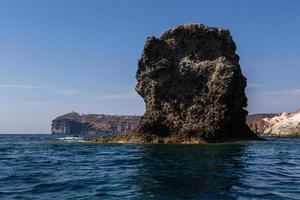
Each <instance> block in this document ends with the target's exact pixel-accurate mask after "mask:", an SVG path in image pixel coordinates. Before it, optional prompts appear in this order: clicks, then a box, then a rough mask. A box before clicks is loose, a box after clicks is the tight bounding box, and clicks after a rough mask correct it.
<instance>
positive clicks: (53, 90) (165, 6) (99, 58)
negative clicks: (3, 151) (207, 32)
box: [0, 0, 300, 133]
mask: <svg viewBox="0 0 300 200" xmlns="http://www.w3.org/2000/svg"><path fill="white" fill-rule="evenodd" d="M299 10H300V1H297V0H289V1H284V0H282V1H279V0H278V1H275V0H274V1H271V0H269V1H268V0H264V1H261V0H257V1H255V0H251V1H250V0H249V1H240V0H226V1H221V0H220V1H214V0H210V1H199V0H194V1H192V0H186V1H174V0H173V1H171V0H170V1H168V0H164V1H161V0H151V1H147V0H145V1H141V0H128V1H121V0H119V1H116V0H115V1H114V0H106V1H105V0H103V1H100V0H81V1H79V0H43V1H40V0H24V1H19V0H0V29H1V31H0V92H1V95H0V133H49V132H50V122H51V120H52V119H54V118H55V117H56V116H58V115H61V114H64V113H66V112H70V111H77V112H79V113H106V114H143V112H144V104H143V100H142V99H141V98H140V97H139V96H138V95H136V94H135V92H134V89H133V88H134V86H135V84H136V80H135V71H136V69H137V60H138V58H139V56H140V54H141V51H142V48H143V45H144V43H145V39H146V37H147V36H149V35H154V36H159V35H161V34H162V33H163V32H164V31H166V30H168V29H169V28H171V27H174V26H176V25H178V24H183V23H191V22H197V23H204V24H208V25H211V26H218V27H226V28H228V29H230V31H231V34H232V36H233V38H234V40H235V42H236V44H237V53H238V54H239V55H240V57H241V61H240V63H241V67H242V70H243V73H244V74H245V76H246V77H247V78H248V85H249V86H248V88H247V95H248V98H249V106H248V110H249V111H250V112H251V113H258V112H280V111H293V110H295V109H298V108H300V84H299V83H300V81H299V77H300V50H299V49H300V39H299V36H300V14H299Z"/></svg>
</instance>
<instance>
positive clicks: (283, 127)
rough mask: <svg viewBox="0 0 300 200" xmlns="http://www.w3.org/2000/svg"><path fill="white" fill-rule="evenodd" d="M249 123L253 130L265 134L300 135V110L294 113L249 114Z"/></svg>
mask: <svg viewBox="0 0 300 200" xmlns="http://www.w3.org/2000/svg"><path fill="white" fill-rule="evenodd" d="M247 123H248V124H249V126H250V127H251V129H252V130H253V131H256V132H258V133H260V134H262V135H264V136H300V110H298V111H296V112H293V113H286V112H283V113H276V114H256V115H249V116H248V117H247Z"/></svg>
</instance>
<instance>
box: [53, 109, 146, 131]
mask: <svg viewBox="0 0 300 200" xmlns="http://www.w3.org/2000/svg"><path fill="white" fill-rule="evenodd" d="M139 119H140V117H139V116H123V115H104V114H78V113H76V112H72V113H68V114H65V115H62V116H60V117H57V118H56V119H54V120H53V121H52V128H51V132H52V134H86V133H115V134H122V135H123V134H130V133H132V130H133V128H135V127H136V125H137V123H138V120H139Z"/></svg>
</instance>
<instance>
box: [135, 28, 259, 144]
mask: <svg viewBox="0 0 300 200" xmlns="http://www.w3.org/2000/svg"><path fill="white" fill-rule="evenodd" d="M235 51H236V46H235V43H234V42H233V40H232V37H231V36H230V32H229V31H228V30H225V29H220V28H214V27H209V26H206V25H202V24H186V25H181V26H177V27H176V28H173V29H171V30H169V31H167V32H165V33H164V34H163V35H162V36H161V37H160V38H155V37H148V39H147V41H146V44H145V47H144V50H143V53H142V56H141V58H140V60H139V62H138V70H137V73H136V79H137V81H138V83H137V85H136V91H137V92H138V94H139V95H141V96H142V97H143V98H144V101H145V104H146V112H145V114H144V116H143V117H142V118H141V120H140V122H139V124H138V126H137V128H136V129H135V133H136V134H135V135H136V137H137V138H139V140H140V141H142V142H151V141H154V140H157V141H160V142H164V141H166V140H168V141H171V142H176V143H177V142H179V143H182V142H185V141H186V140H195V141H200V140H204V141H209V142H215V141H222V140H236V139H255V138H257V137H256V136H255V135H254V134H253V132H252V131H251V130H250V129H249V127H248V125H247V124H246V123H245V121H246V115H247V111H246V110H245V109H244V108H245V107H246V106H247V98H246V96H245V87H246V78H245V77H244V76H243V74H242V72H241V68H240V65H239V56H238V55H237V54H236V53H235ZM170 138H171V139H170Z"/></svg>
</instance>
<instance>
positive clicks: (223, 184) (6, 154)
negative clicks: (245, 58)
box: [0, 134, 300, 200]
mask: <svg viewBox="0 0 300 200" xmlns="http://www.w3.org/2000/svg"><path fill="white" fill-rule="evenodd" d="M266 139H267V140H266V141H255V142H238V143H222V144H199V145H166V144H164V145H160V144H152V145H149V144H147V145H142V144H126V143H93V142H83V141H82V140H80V138H78V137H69V136H66V135H59V136H57V135H47V134H40V135H38V134H31V135H30V134H21V135H12V134H9V135H8V134H7V135H0V199H1V200H10V199H11V200H12V199H28V200H33V199H38V200H44V199H47V200H48V199H59V200H60V199H62V200H69V199H74V200H75V199H76V200H81V199H82V200H83V199H86V200H93V199H117V200H122V199H141V200H142V199H145V200H147V199H158V200H161V199H162V200H163V199H171V200H173V199H174V200H176V199H184V200H185V199H209V200H211V199H218V200H222V199H224V200H225V199H272V200H273V199H275V200H276V199H283V200H288V199H300V138H266Z"/></svg>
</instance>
